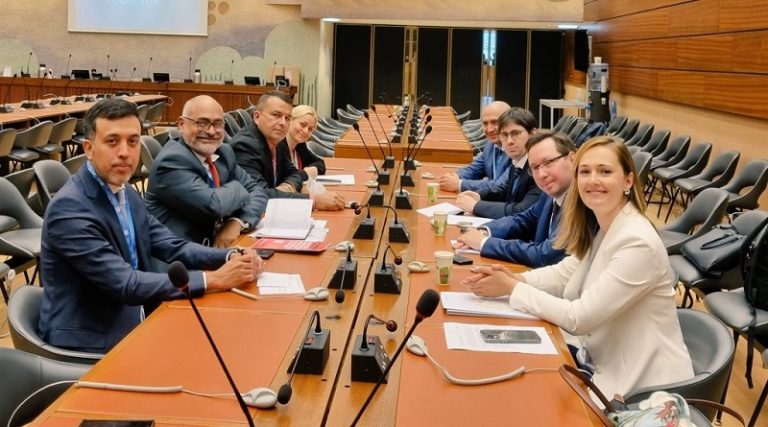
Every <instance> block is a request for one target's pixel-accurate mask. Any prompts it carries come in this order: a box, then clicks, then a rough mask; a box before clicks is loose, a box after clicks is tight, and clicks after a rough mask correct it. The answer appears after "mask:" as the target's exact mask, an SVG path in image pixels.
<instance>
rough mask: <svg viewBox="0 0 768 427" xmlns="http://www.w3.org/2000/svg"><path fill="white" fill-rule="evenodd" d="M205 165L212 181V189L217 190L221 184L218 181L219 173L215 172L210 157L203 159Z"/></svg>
mask: <svg viewBox="0 0 768 427" xmlns="http://www.w3.org/2000/svg"><path fill="white" fill-rule="evenodd" d="M205 163H206V164H207V165H208V170H209V171H210V172H211V179H212V180H213V187H214V188H219V187H221V182H220V181H219V171H218V170H216V165H215V164H213V160H211V158H210V157H206V158H205Z"/></svg>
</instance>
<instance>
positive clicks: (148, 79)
mask: <svg viewBox="0 0 768 427" xmlns="http://www.w3.org/2000/svg"><path fill="white" fill-rule="evenodd" d="M141 81H143V82H151V81H152V79H150V78H149V77H142V78H141Z"/></svg>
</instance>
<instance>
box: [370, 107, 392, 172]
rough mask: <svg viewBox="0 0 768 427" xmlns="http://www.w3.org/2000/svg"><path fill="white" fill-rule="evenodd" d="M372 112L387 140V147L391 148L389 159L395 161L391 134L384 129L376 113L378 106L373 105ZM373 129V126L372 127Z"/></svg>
mask: <svg viewBox="0 0 768 427" xmlns="http://www.w3.org/2000/svg"><path fill="white" fill-rule="evenodd" d="M371 111H373V112H374V115H375V116H376V121H377V122H379V128H380V129H381V132H382V133H383V134H384V138H385V139H386V140H387V145H388V146H389V157H391V158H392V159H393V160H394V158H395V157H394V154H392V138H390V137H389V133H388V132H387V130H386V129H384V124H383V123H382V122H381V117H379V115H378V114H375V113H376V106H375V105H373V104H371ZM371 127H373V126H371Z"/></svg>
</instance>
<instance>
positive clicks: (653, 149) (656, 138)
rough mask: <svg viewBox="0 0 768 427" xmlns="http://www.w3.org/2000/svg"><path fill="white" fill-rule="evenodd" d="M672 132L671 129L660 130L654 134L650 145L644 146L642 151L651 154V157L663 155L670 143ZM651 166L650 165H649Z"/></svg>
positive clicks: (649, 141)
mask: <svg viewBox="0 0 768 427" xmlns="http://www.w3.org/2000/svg"><path fill="white" fill-rule="evenodd" d="M671 134H672V132H670V131H669V129H660V130H657V131H656V132H654V133H653V136H651V139H649V140H648V143H647V144H645V145H643V146H642V150H643V151H645V152H647V153H651V156H656V155H659V154H661V153H662V152H663V151H664V150H665V149H666V148H667V143H668V142H669V136H670V135H671ZM649 166H650V165H649Z"/></svg>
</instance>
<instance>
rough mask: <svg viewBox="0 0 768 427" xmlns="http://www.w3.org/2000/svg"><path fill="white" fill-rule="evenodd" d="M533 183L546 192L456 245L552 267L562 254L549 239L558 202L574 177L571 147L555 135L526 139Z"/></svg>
mask: <svg viewBox="0 0 768 427" xmlns="http://www.w3.org/2000/svg"><path fill="white" fill-rule="evenodd" d="M526 148H527V149H528V162H529V165H530V170H531V174H532V175H533V179H534V180H535V181H536V185H538V187H539V188H540V189H541V190H542V191H543V192H544V193H546V194H543V195H542V196H541V197H540V198H539V201H538V202H536V204H534V205H533V206H531V207H530V208H528V209H526V210H525V211H523V212H520V213H517V214H514V215H510V216H505V217H503V218H500V219H497V220H494V221H491V222H489V223H487V224H486V225H485V227H484V228H483V229H477V230H469V231H467V232H466V233H465V234H463V235H461V236H459V238H458V239H457V240H458V242H457V244H456V248H457V249H461V248H472V249H477V250H480V254H481V255H482V256H484V257H489V258H496V259H501V260H504V261H509V262H514V263H517V264H523V265H525V266H528V267H543V266H546V265H552V264H555V263H557V262H559V261H560V260H562V259H563V258H564V257H565V252H564V251H563V250H560V249H554V248H553V247H552V242H553V241H554V239H555V234H556V233H557V226H558V222H559V220H560V206H562V204H563V201H564V200H565V197H566V193H567V192H568V187H569V186H570V185H571V181H572V179H573V170H572V169H573V159H574V157H575V152H576V147H575V146H574V145H573V142H571V140H570V139H569V138H568V136H566V135H564V134H560V133H537V134H536V135H534V136H533V137H531V138H530V139H529V140H528V142H527V143H526Z"/></svg>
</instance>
